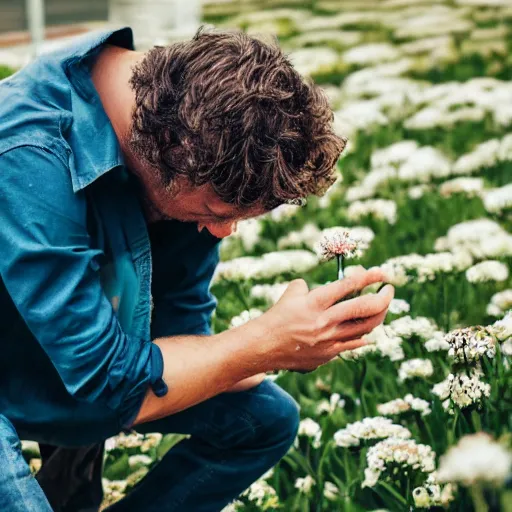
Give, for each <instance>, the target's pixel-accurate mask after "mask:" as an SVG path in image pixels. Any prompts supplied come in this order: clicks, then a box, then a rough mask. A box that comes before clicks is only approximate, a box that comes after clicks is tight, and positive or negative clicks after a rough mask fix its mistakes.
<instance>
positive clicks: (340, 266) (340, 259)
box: [336, 254, 345, 279]
mask: <svg viewBox="0 0 512 512" xmlns="http://www.w3.org/2000/svg"><path fill="white" fill-rule="evenodd" d="M336 260H337V261H338V279H343V278H344V277H345V276H344V275H343V254H337V255H336Z"/></svg>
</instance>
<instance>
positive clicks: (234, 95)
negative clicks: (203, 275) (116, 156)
mask: <svg viewBox="0 0 512 512" xmlns="http://www.w3.org/2000/svg"><path fill="white" fill-rule="evenodd" d="M130 85H131V87H132V88H133V90H134V93H135V106H134V110H133V115H132V126H131V128H130V133H129V141H128V144H129V148H130V152H131V153H132V155H133V156H135V157H136V158H137V159H138V160H140V161H142V162H144V163H145V164H148V165H149V166H150V167H152V168H154V169H157V170H158V171H157V174H158V176H157V177H156V179H157V180H158V182H159V183H160V184H161V187H160V188H161V190H159V191H158V193H157V192H155V193H154V194H152V196H153V197H151V198H150V199H151V201H152V203H153V206H154V207H155V209H156V211H160V213H161V214H163V216H164V218H165V217H172V218H178V219H179V220H186V221H195V222H198V223H199V224H201V222H202V219H203V218H204V223H203V225H204V226H206V227H207V228H208V230H209V231H211V232H212V233H213V234H215V232H214V231H216V232H217V233H218V235H217V236H219V235H222V233H223V232H226V234H229V233H227V231H228V227H229V226H230V224H229V225H228V222H229V221H230V220H231V222H236V220H237V219H240V218H244V217H252V216H255V215H258V214H261V213H263V212H265V211H269V210H272V209H273V208H275V207H277V206H279V205H280V204H283V203H287V202H290V201H293V200H297V199H301V198H306V197H307V196H308V195H311V194H314V195H322V194H323V193H324V192H325V190H326V189H327V188H328V187H329V186H330V185H331V184H332V183H333V182H334V181H335V179H336V171H335V165H336V161H337V160H338V158H339V156H340V153H341V151H342V150H343V148H344V145H345V141H344V140H343V139H342V138H340V137H338V136H337V135H335V134H334V132H333V130H332V111H331V109H330V107H329V104H328V101H327V98H326V96H325V95H324V93H323V92H322V91H321V90H320V88H318V87H317V86H315V85H313V84H312V83H309V82H306V81H305V80H304V79H303V78H302V77H301V76H300V75H299V74H298V73H297V72H296V71H295V70H294V69H293V67H292V66H291V64H290V63H289V61H288V60H287V59H286V57H285V56H284V55H283V54H282V52H281V50H280V49H279V47H278V46H277V45H276V44H272V45H269V44H266V43H264V42H262V41H260V40H258V39H255V38H252V37H250V36H248V35H246V34H244V33H242V32H205V31H199V32H198V33H197V34H196V36H195V37H194V38H193V39H192V40H190V41H186V42H182V43H177V44H172V45H170V46H167V47H155V48H153V49H151V50H149V51H148V52H147V53H146V54H145V55H144V58H142V59H141V60H140V61H139V62H138V63H137V65H136V66H135V67H134V70H133V74H132V76H131V79H130ZM170 197H173V198H174V199H173V201H166V198H167V199H169V198H170ZM178 209H179V211H178ZM209 210H213V211H214V213H213V214H211V212H209ZM221 214H222V215H223V216H225V217H226V219H224V223H225V226H224V229H222V227H221V228H220V229H216V227H217V228H219V226H221V224H220V220H221V219H220V217H219V216H220V215H221ZM201 215H203V217H201ZM208 215H209V216H208ZM212 224H213V226H212ZM212 229H213V231H212ZM222 236H226V235H222Z"/></svg>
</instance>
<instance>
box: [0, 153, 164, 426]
mask: <svg viewBox="0 0 512 512" xmlns="http://www.w3.org/2000/svg"><path fill="white" fill-rule="evenodd" d="M64 156H65V155H64ZM64 156H63V155H62V154H59V153H58V152H55V151H50V150H48V149H44V148H39V147H32V146H24V147H18V148H16V149H12V150H10V151H8V152H6V153H4V154H2V155H1V156H0V198H1V203H0V204H1V206H0V208H1V212H2V216H1V217H2V226H1V234H0V247H1V250H0V273H1V277H2V280H3V282H4V285H5V287H6V289H7V291H8V293H9V295H10V296H11V298H12V300H13V302H14V304H15V305H16V307H17V309H18V311H19V313H20V315H21V316H22V318H23V319H24V321H25V322H26V324H27V326H28V328H29V329H30V331H31V332H32V334H33V336H34V337H35V338H36V339H37V340H38V342H39V343H40V344H41V346H42V347H43V349H44V351H45V352H46V354H47V355H48V357H49V358H50V360H51V362H52V363H53V365H54V367H55V368H56V370H57V372H58V374H59V375H60V378H61V379H62V382H63V384H64V386H65V387H66V389H67V391H68V392H69V393H70V394H71V395H72V396H73V397H75V398H76V399H78V400H83V401H86V402H90V403H93V402H94V403H102V404H105V405H106V406H107V407H109V408H111V409H112V410H114V411H116V413H117V414H118V416H119V418H120V422H121V423H122V424H125V423H127V422H128V420H129V419H130V418H132V417H133V411H134V410H136V409H137V408H138V407H139V406H140V403H141V402H142V400H143V397H144V395H145V394H146V392H147V389H148V387H149V386H152V385H154V386H156V388H157V391H158V385H159V383H161V382H162V381H161V376H162V372H163V361H162V354H161V352H160V349H159V347H158V346H157V345H155V344H154V343H152V342H151V340H144V339H136V338H134V337H131V336H128V335H127V334H125V333H124V332H123V330H122V329H121V327H120V325H119V322H118V320H117V318H116V316H115V313H114V311H113V308H112V306H111V304H110V302H109V301H108V299H107V297H106V296H105V294H104V293H103V290H102V288H101V283H100V276H99V265H98V263H97V258H98V256H99V255H100V254H101V251H100V250H98V249H93V248H91V240H90V237H89V234H88V232H87V224H86V218H87V214H86V200H85V196H84V193H83V192H78V193H76V194H75V193H73V189H72V184H71V177H70V173H69V169H68V167H67V164H66V159H65V158H64Z"/></svg>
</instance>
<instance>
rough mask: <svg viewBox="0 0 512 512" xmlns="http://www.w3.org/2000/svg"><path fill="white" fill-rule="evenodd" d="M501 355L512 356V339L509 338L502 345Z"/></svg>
mask: <svg viewBox="0 0 512 512" xmlns="http://www.w3.org/2000/svg"><path fill="white" fill-rule="evenodd" d="M501 353H502V354H503V355H505V356H508V357H511V356H512V338H508V339H507V340H505V341H504V342H503V343H502V344H501Z"/></svg>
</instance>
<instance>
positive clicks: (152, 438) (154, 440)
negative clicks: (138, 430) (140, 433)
mask: <svg viewBox="0 0 512 512" xmlns="http://www.w3.org/2000/svg"><path fill="white" fill-rule="evenodd" d="M162 438H163V435H162V434H161V433H160V432H151V433H149V434H145V435H144V441H142V444H141V445H140V451H141V452H142V453H146V452H148V451H149V450H151V448H156V447H157V446H158V445H159V444H160V442H161V441H162Z"/></svg>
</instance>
